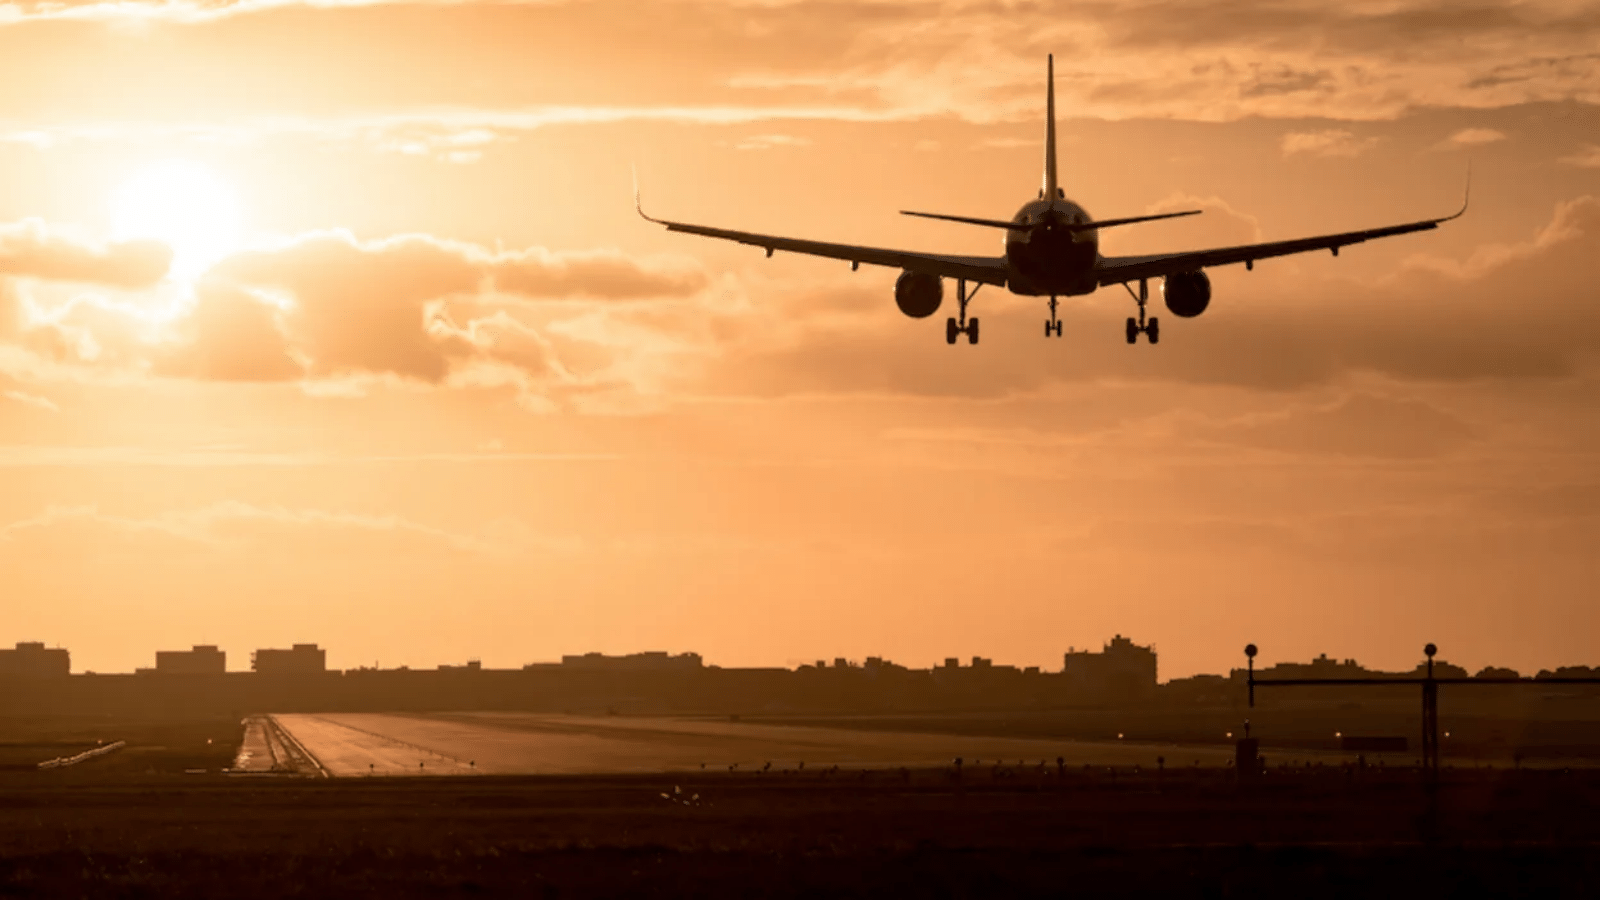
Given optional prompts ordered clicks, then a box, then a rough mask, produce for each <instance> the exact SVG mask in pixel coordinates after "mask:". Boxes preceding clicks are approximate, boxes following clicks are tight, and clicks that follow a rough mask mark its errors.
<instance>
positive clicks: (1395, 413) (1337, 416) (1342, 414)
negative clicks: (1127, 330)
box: [1192, 391, 1476, 459]
mask: <svg viewBox="0 0 1600 900" xmlns="http://www.w3.org/2000/svg"><path fill="white" fill-rule="evenodd" d="M1192 434H1193V435H1194V436H1195V437H1199V438H1202V439H1206V440H1212V441H1218V442H1222V443H1228V444H1239V445H1244V446H1250V447H1256V448H1261V449H1267V450H1277V451H1281V452H1286V453H1292V454H1296V455H1337V456H1360V457H1383V458H1398V459H1409V458H1423V457H1435V456H1438V455H1440V454H1443V453H1447V452H1450V451H1452V450H1455V449H1458V448H1461V447H1463V446H1465V445H1466V444H1467V443H1469V442H1470V441H1471V440H1473V439H1474V437H1475V436H1476V434H1475V432H1474V430H1473V428H1472V427H1471V426H1469V425H1468V424H1467V423H1466V422H1464V421H1463V420H1462V419H1461V418H1459V417H1458V416H1456V415H1453V414H1451V413H1449V412H1446V411H1445V410H1442V409H1440V408H1439V407H1438V406H1436V405H1434V404H1432V403H1428V402H1426V401H1423V400H1418V399H1415V398H1409V397H1390V396H1383V395H1378V394H1373V393H1370V392H1365V391H1360V392H1355V393H1350V394H1345V395H1344V396H1341V397H1339V398H1337V399H1336V400H1334V401H1332V402H1330V403H1319V404H1303V403H1298V404H1294V405H1291V406H1289V407H1288V408H1286V409H1282V410H1278V411H1275V412H1272V413H1266V414H1255V415H1249V416H1243V417H1239V418H1235V419H1231V420H1222V421H1211V422H1207V423H1206V424H1205V425H1203V426H1201V427H1198V428H1195V429H1194V430H1193V431H1192Z"/></svg>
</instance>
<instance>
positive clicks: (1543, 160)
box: [0, 0, 1600, 679]
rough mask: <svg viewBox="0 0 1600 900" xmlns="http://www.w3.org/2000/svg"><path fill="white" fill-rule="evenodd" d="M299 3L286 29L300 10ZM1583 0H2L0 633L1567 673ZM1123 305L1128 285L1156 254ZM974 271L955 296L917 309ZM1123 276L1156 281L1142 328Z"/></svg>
mask: <svg viewBox="0 0 1600 900" xmlns="http://www.w3.org/2000/svg"><path fill="white" fill-rule="evenodd" d="M307 35H316V36H317V37H316V40H314V41H308V40H306V36H307ZM1597 43H1600V7H1596V6H1595V5H1594V4H1583V3H1580V4H1573V3H1566V2H1557V0H1534V2H1524V3H1510V2H1506V0H1500V2H1495V0H1485V2H1482V3H1478V4H1475V5H1473V6H1471V7H1469V8H1463V7H1461V6H1460V5H1459V4H1456V3H1450V2H1446V0H1401V2H1397V3H1383V4H1356V5H1354V6H1347V7H1344V8H1338V9H1330V8H1327V7H1326V6H1325V5H1324V4H1320V3H1313V2H1310V0H1288V2H1267V0H1225V2H1214V3H1207V4H1203V5H1193V4H1189V5H1185V6H1184V15H1182V16H1176V15H1173V7H1172V5H1171V4H1168V3H1161V2H1142V0H1141V2H1134V3H1115V4H1112V3H1098V2H1089V3H1082V2H1077V3H1059V4H1058V3H1031V4H1017V5H1014V6H1009V5H1008V6H1007V7H1002V6H996V5H995V4H988V3H975V2H965V0H951V2H914V0H907V2H881V3H873V4H848V5H840V4H830V3H815V2H806V0H794V2H785V3H757V2H750V3H743V2H709V0H671V2H660V3H652V4H631V3H630V4H624V3H621V2H619V0H593V2H562V0H554V2H541V3H494V4H483V3H459V4H455V3H452V4H443V3H393V2H383V0H376V2H374V0H363V2H360V3H354V2H351V3H344V2H332V3H314V4H313V3H301V2H292V0H239V2H222V3H205V4H200V3H191V2H186V0H177V2H144V0H131V2H119V3H115V4H113V3H100V2H89V3H66V4H56V3H51V4H44V3H34V2H0V571H3V572H4V586H3V588H0V596H3V598H4V600H3V610H0V612H3V615H0V622H3V623H4V624H3V627H0V645H5V646H9V645H10V644H11V643H12V642H14V641H18V640H42V641H46V642H48V643H50V644H60V645H63V646H66V647H69V648H70V649H71V651H72V654H73V665H74V669H75V670H78V671H81V670H84V669H94V670H98V671H130V670H132V669H133V668H135V667H137V666H144V665H149V661H150V659H151V658H152V654H153V652H154V651H155V650H156V649H182V648H186V647H188V646H190V645H191V644H196V643H213V644H218V645H221V646H222V647H224V649H226V650H227V651H228V652H229V653H230V654H232V655H233V656H234V659H235V661H236V662H235V667H236V668H237V667H238V662H237V661H238V660H242V659H248V650H249V649H253V648H256V647H270V646H287V645H289V644H290V643H293V642H297V641H316V642H318V643H320V644H322V645H323V646H324V647H327V648H328V649H329V658H328V664H329V665H330V667H333V668H352V667H355V666H358V665H370V664H371V663H372V662H374V661H381V662H382V663H383V664H384V665H385V666H388V665H394V664H398V663H402V662H403V663H407V664H409V665H412V666H413V667H428V666H432V665H434V664H437V663H441V662H452V663H454V662H460V661H462V660H464V659H466V658H468V657H473V658H481V659H482V660H483V663H484V665H485V666H489V667H496V668H505V667H514V666H518V665H521V664H522V663H525V662H530V661H534V660H546V659H555V658H559V657H560V656H561V655H562V654H564V653H581V652H585V651H590V650H598V651H604V652H608V653H626V652H632V651H637V650H643V649H665V650H670V651H673V652H680V651H685V650H693V651H696V652H699V653H701V654H703V655H704V656H705V658H706V659H707V660H708V661H711V662H715V663H718V664H721V665H727V666H746V665H784V664H792V663H794V662H798V661H809V660H814V659H817V658H819V657H821V658H829V659H831V658H833V657H836V656H847V657H852V658H861V657H864V656H867V655H881V656H884V657H887V658H889V659H893V660H895V661H896V662H900V663H902V664H906V665H912V666H919V667H920V666H926V665H928V664H930V663H932V662H934V661H936V660H938V659H942V658H944V657H946V656H962V657H967V656H971V655H974V654H977V655H982V656H987V657H992V658H995V659H996V660H997V661H1002V662H1006V663H1012V664H1016V665H1041V666H1045V667H1047V668H1050V669H1056V668H1059V666H1060V660H1061V656H1060V654H1061V652H1062V651H1064V650H1065V649H1067V647H1069V646H1077V647H1084V646H1090V647H1096V648H1097V647H1099V646H1100V645H1101V643H1103V642H1104V641H1105V640H1106V639H1107V638H1109V637H1110V636H1111V635H1112V634H1113V633H1121V634H1124V635H1129V636H1131V637H1133V638H1134V639H1135V640H1137V641H1138V642H1140V643H1153V644H1154V645H1155V646H1156V648H1157V650H1158V651H1159V652H1160V654H1161V677H1162V678H1163V679H1167V678H1171V677H1178V676H1183V675H1187V674H1192V673H1194V672H1222V671H1226V670H1227V669H1228V668H1229V667H1230V666H1234V665H1237V664H1239V661H1240V649H1239V648H1240V647H1242V645H1243V644H1244V643H1245V642H1246V641H1254V642H1255V643H1257V644H1259V645H1260V646H1261V647H1262V655H1263V659H1264V660H1265V661H1267V662H1268V663H1270V662H1272V661H1276V660H1279V659H1306V658H1309V657H1311V656H1313V655H1315V654H1317V653H1320V652H1327V653H1329V654H1330V655H1333V656H1336V657H1340V658H1345V657H1354V658H1356V659H1358V660H1360V661H1361V662H1362V663H1363V664H1365V665H1368V666H1370V667H1373V668H1380V669H1391V670H1392V669H1409V668H1410V667H1411V666H1412V665H1414V664H1415V662H1416V661H1417V658H1418V657H1417V654H1418V650H1417V648H1419V647H1420V646H1421V644H1422V643H1423V642H1425V641H1435V642H1437V643H1438V644H1439V645H1440V647H1441V657H1442V658H1446V659H1449V660H1450V661H1451V662H1454V663H1457V664H1460V665H1463V666H1465V667H1467V668H1468V669H1469V670H1476V669H1477V668H1478V667H1481V666H1483V665H1489V664H1494V665H1503V666H1511V667H1513V668H1517V669H1520V670H1522V671H1525V672H1528V671H1536V670H1538V669H1540V668H1553V667H1555V666H1559V665H1566V664H1587V665H1592V664H1595V663H1596V662H1600V660H1597V659H1596V658H1595V651H1596V644H1595V640H1594V635H1595V634H1597V633H1600V613H1597V612H1596V606H1595V603H1594V598H1595V594H1596V587H1597V583H1600V578H1597V574H1600V573H1597V562H1596V560H1595V555H1594V552H1593V548H1594V547H1595V546H1596V545H1597V538H1600V521H1597V518H1596V517H1597V513H1600V504H1597V501H1600V478H1597V476H1596V474H1595V473H1596V472H1600V465H1597V462H1600V459H1597V456H1600V453H1597V449H1600V445H1597V438H1600V404H1596V403H1595V402H1594V400H1593V398H1594V396H1595V394H1596V388H1597V386H1600V367H1597V365H1596V360H1597V358H1596V351H1597V350H1600V304H1597V300H1600V297H1597V294H1596V289H1595V285H1596V284H1600V252H1597V251H1600V55H1596V54H1595V53H1594V52H1593V47H1594V46H1596V45H1597ZM1052 52H1053V53H1055V54H1056V65H1057V92H1058V93H1057V103H1058V111H1059V116H1060V128H1061V138H1062V142H1063V143H1062V147H1061V181H1062V185H1063V187H1064V189H1065V191H1066V194H1067V196H1068V197H1071V198H1073V199H1075V200H1077V201H1079V202H1081V203H1083V204H1084V206H1085V207H1086V208H1087V209H1088V210H1089V211H1090V212H1091V213H1092V214H1093V215H1095V216H1097V217H1102V218H1109V217H1115V216H1132V215H1140V214H1145V213H1155V212H1162V211H1171V210H1178V209H1187V208H1203V209H1205V210H1206V212H1205V214H1204V215H1202V216H1196V217H1192V218H1188V219H1179V220H1174V221H1170V222H1160V223H1153V224H1147V225H1136V226H1130V227H1128V228H1123V229H1114V230H1112V231H1108V232H1106V233H1105V234H1104V235H1103V243H1102V246H1103V249H1104V250H1105V252H1107V253H1138V252H1157V251H1164V250H1179V249H1188V248H1199V247H1204V246H1210V245H1222V244H1227V243H1237V242H1244V241H1251V240H1272V239H1280V238H1292V237H1298V236H1303V235H1310V234H1320V233H1327V232H1330V231H1336V230H1343V229H1354V228H1362V227H1370V226H1375V225H1383V224H1390V223H1394V222H1406V221H1413V220H1415V219H1419V218H1424V217H1430V216H1436V215H1443V214H1447V213H1449V212H1451V211H1453V210H1454V208H1455V206H1456V205H1457V203H1458V202H1459V197H1460V183H1461V178H1462V173H1463V171H1464V170H1465V168H1466V165H1467V161H1468V159H1469V158H1470V159H1471V161H1472V164H1473V171H1474V176H1473V203H1472V209H1471V211H1470V212H1469V213H1468V214H1467V215H1466V216H1465V217H1464V218H1462V219H1460V220H1457V221H1455V222H1452V223H1450V224H1449V226H1447V227H1445V228H1442V229H1440V230H1438V231H1434V232H1428V233H1424V234H1419V235H1409V236H1404V237H1398V238H1394V239H1391V240H1385V241H1381V242H1374V243H1369V244H1363V245H1361V246H1358V247H1351V248H1347V249H1346V250H1345V251H1344V252H1342V253H1341V254H1340V256H1339V258H1337V259H1334V258H1332V257H1331V256H1329V255H1328V254H1313V255H1309V256H1305V257H1293V258H1286V259H1280V260H1272V261H1263V262H1262V263H1261V264H1259V265H1257V266H1256V267H1255V271H1253V272H1248V273H1247V272H1245V271H1244V269H1243V268H1242V267H1239V266H1232V267H1226V268H1220V269H1215V270H1211V272H1210V274H1211V277H1212V280H1213V288H1214V299H1213V302H1212V305H1211V308H1210V310H1209V311H1208V312H1207V313H1206V314H1205V315H1204V316H1202V317H1200V318H1198V319H1195V320H1193V321H1182V320H1178V319H1175V318H1168V317H1165V316H1164V317H1163V318H1164V319H1166V321H1164V322H1163V327H1164V330H1165V333H1164V334H1163V336H1162V341H1161V344H1160V345H1159V346H1156V347H1149V346H1146V345H1144V344H1140V345H1139V346H1137V347H1129V346H1127V345H1126V344H1125V343H1124V341H1123V338H1122V334H1121V330H1122V322H1123V319H1124V318H1125V317H1126V316H1128V315H1130V314H1132V312H1133V304H1132V302H1131V301H1130V300H1129V299H1128V298H1127V296H1126V295H1125V294H1123V293H1122V292H1120V291H1114V290H1102V291H1100V292H1098V293H1096V294H1094V295H1093V296H1091V297H1088V298H1082V299H1077V300H1073V301H1068V302H1065V303H1064V304H1063V309H1062V313H1061V316H1062V319H1063V321H1064V323H1065V325H1064V329H1063V337H1062V338H1060V339H1051V340H1044V339H1043V338H1042V337H1041V336H1040V334H1039V331H1040V329H1039V323H1040V321H1042V319H1043V318H1044V317H1045V315H1046V313H1045V311H1044V308H1043V303H1042V301H1035V300H1032V299H1029V298H1019V297H1012V296H1009V295H1006V294H1005V293H1004V292H1001V291H985V292H984V293H982V294H980V296H979V297H978V299H977V300H976V301H975V302H974V304H973V307H972V313H973V314H974V315H978V316H981V317H982V319H983V321H984V334H985V336H984V340H983V342H982V343H981V344H979V345H977V346H967V345H965V344H962V345H961V346H958V347H954V348H952V347H949V346H946V345H945V342H944V340H943V327H944V323H943V316H942V314H941V316H937V317H934V318H932V319H928V320H922V321H913V320H909V319H906V318H904V317H902V316H901V315H899V313H898V312H897V311H896V309H895V306H894V302H893V297H892V285H893V283H894V278H895V275H896V272H894V271H892V270H877V269H872V268H871V267H863V268H862V270H861V271H859V272H856V273H852V272H851V271H850V268H849V266H847V265H844V264H842V263H837V264H836V263H831V262H829V261H826V260H818V259H808V258H800V257H794V256H788V255H785V254H781V253H780V254H778V255H777V256H775V257H774V258H772V259H770V260H768V259H765V258H764V257H763V254H762V253H761V252H760V251H759V250H755V249H752V248H748V247H739V246H722V245H720V244H719V243H717V242H713V241H704V240H699V239H695V238H691V237H687V236H682V235H673V234H668V233H665V232H663V231H661V230H660V229H659V228H657V227H655V226H651V225H649V224H648V223H645V222H642V221H639V220H638V218H637V217H636V216H635V214H634V209H633V204H632V197H631V195H630V192H631V190H632V184H631V180H630V176H629V166H630V165H631V164H633V163H637V165H638V169H639V173H640V176H641V179H642V181H643V184H644V189H645V193H646V199H647V203H648V205H649V208H650V210H651V212H652V213H653V214H657V215H662V216H667V217H671V218H676V219H680V220H683V221H693V222H703V223H707V224H713V225H722V226H726V227H729V228H739V229H746V230H757V231H765V232H768V233H780V234H787V235H795V236H800V237H809V238H816V239H821V240H834V241H841V242H852V243H863V244H873V245H878V246H889V247H900V248H906V249H925V250H929V251H944V252H950V253H985V254H993V253H997V252H998V250H999V243H1000V236H999V235H998V234H996V233H994V232H992V231H991V230H988V229H979V228H966V227H962V226H958V225H952V224H947V223H939V222H930V221H917V220H911V219H908V218H906V217H902V216H899V215H897V214H896V210H899V209H930V210H937V211H941V212H948V213H954V214H964V215H973V216H981V217H994V216H1000V217H1004V216H1009V215H1010V214H1011V212H1012V211H1013V210H1014V209H1015V208H1016V207H1017V206H1018V205H1019V204H1020V203H1021V202H1023V201H1025V200H1027V199H1029V198H1031V197H1032V196H1033V194H1034V192H1035V191H1036V190H1037V188H1038V175H1039V166H1040V153H1041V143H1042V137H1043V113H1044V110H1043V106H1044V94H1043V91H1042V90H1041V88H1042V83H1041V82H1042V72H1043V68H1044V65H1043V61H1044V58H1045V55H1046V54H1047V53H1052ZM1154 287H1155V286H1154V285H1152V288H1154ZM951 293H952V291H951V290H950V289H949V288H948V287H947V302H949V297H950V296H951ZM1152 311H1156V312H1159V310H1158V309H1157V308H1156V307H1152Z"/></svg>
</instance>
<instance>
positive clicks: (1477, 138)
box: [1450, 128, 1506, 147]
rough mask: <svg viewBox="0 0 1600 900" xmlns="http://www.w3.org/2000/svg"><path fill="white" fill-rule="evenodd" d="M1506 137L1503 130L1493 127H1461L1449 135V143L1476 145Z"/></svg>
mask: <svg viewBox="0 0 1600 900" xmlns="http://www.w3.org/2000/svg"><path fill="white" fill-rule="evenodd" d="M1505 139H1506V135H1505V132H1503V131H1496V130H1495V129H1493V128H1463V129H1461V130H1460V131H1458V132H1456V133H1455V134H1452V135H1450V143H1451V144H1454V145H1456V146H1458V147H1476V146H1478V145H1480V144H1493V143H1495V142H1496V141H1503V140H1505Z"/></svg>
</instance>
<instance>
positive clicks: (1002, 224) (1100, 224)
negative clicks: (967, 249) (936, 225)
mask: <svg viewBox="0 0 1600 900" xmlns="http://www.w3.org/2000/svg"><path fill="white" fill-rule="evenodd" d="M1200 213H1201V210H1198V209H1186V210H1184V211H1183V212H1172V213H1157V214H1156V215H1153V216H1130V217H1128V218H1126V219H1101V220H1099V221H1097V222H1078V223H1075V224H1070V225H1069V224H1067V223H1065V222H1058V223H1056V226H1055V227H1057V228H1060V229H1063V230H1066V231H1094V230H1095V229H1097V228H1112V227H1115V226H1117V225H1132V224H1134V223H1135V222H1154V221H1156V220H1157V219H1176V218H1178V217H1179V216H1197V215H1199V214H1200ZM900 214H901V215H902V216H921V217H922V218H924V219H943V220H944V221H946V222H960V223H962V224H964V225H982V226H984V227H986V228H1026V227H1028V226H1026V225H1020V224H1018V223H1016V222H1014V221H1002V220H1000V219H975V218H972V217H971V216H949V215H945V214H943V213H928V212H912V211H911V210H909V209H902V210H900Z"/></svg>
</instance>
